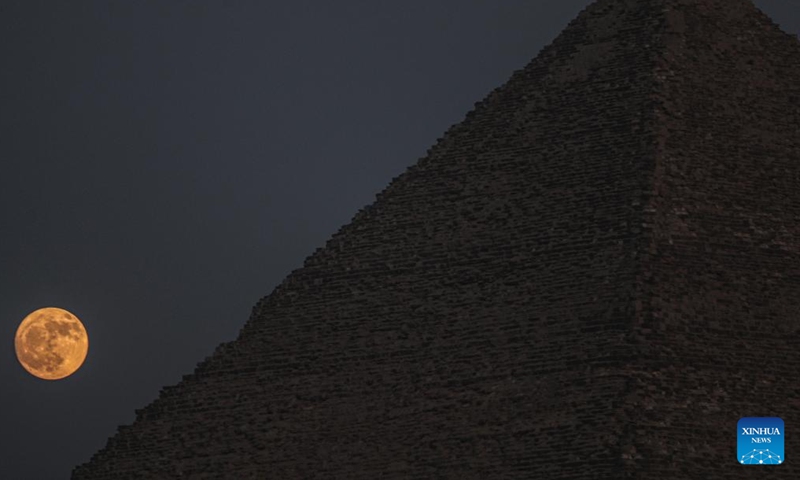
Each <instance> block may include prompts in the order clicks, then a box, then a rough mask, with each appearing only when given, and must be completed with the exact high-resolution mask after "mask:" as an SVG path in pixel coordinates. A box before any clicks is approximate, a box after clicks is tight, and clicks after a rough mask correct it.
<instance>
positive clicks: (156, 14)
mask: <svg viewBox="0 0 800 480" xmlns="http://www.w3.org/2000/svg"><path fill="white" fill-rule="evenodd" d="M589 3H590V2H589V0H535V1H534V0H502V1H478V0H469V1H467V0H432V1H411V2H408V1H403V2H401V1H395V2H386V1H376V0H363V1H356V0H342V1H338V2H329V1H322V0H315V1H309V0H306V1H301V0H294V1H292V2H264V1H255V0H248V1H223V0H217V1H208V0H198V1H186V0H170V1H163V0H147V1H121V0H116V1H96V0H91V1H89V0H86V1H78V2H58V1H50V2H42V1H33V0H15V1H11V0H3V1H2V2H0V52H1V55H2V56H1V57H0V58H2V65H1V66H0V68H1V69H2V75H0V82H2V88H0V95H2V100H1V101H0V125H1V126H2V130H1V132H2V141H1V142H0V159H1V160H2V163H0V165H1V166H2V173H0V293H1V294H0V339H3V340H2V343H1V344H2V345H3V348H2V349H0V478H3V479H10V480H27V479H35V480H49V479H53V480H62V479H67V478H69V475H70V471H71V469H72V468H73V467H74V466H76V465H77V464H79V463H83V462H85V461H87V460H88V459H89V458H90V456H91V455H92V454H93V453H94V452H96V451H97V450H98V449H100V448H101V447H103V446H104V445H105V444H106V441H107V439H108V438H109V436H111V435H113V434H114V433H115V431H116V428H117V426H118V425H120V424H129V423H131V422H132V421H133V419H134V410H135V409H137V408H142V407H144V406H145V405H147V404H148V403H150V402H151V401H153V400H154V399H155V398H156V397H157V396H158V392H159V390H160V389H161V387H163V386H166V385H172V384H175V383H177V382H178V381H179V380H180V379H181V377H182V375H184V374H189V373H191V372H192V371H193V370H194V367H195V365H196V364H197V363H198V362H200V361H201V360H203V359H204V358H205V357H206V356H208V355H210V354H211V353H212V352H213V350H214V348H215V347H216V346H217V345H218V344H219V343H221V342H224V341H229V340H232V339H234V338H235V337H236V335H237V334H238V332H239V329H240V328H241V327H242V326H243V325H244V323H245V321H246V320H247V318H248V317H249V315H250V310H251V308H252V306H253V305H254V304H255V303H256V302H257V301H258V300H259V299H260V298H261V297H263V296H265V295H267V294H269V293H270V292H271V291H272V289H273V288H274V287H275V286H277V285H278V284H279V283H280V282H281V281H282V280H283V278H284V277H285V276H286V275H287V274H289V273H290V272H291V271H292V270H294V269H296V268H299V267H301V266H302V264H303V260H304V259H305V258H306V257H307V256H308V255H310V254H311V253H312V252H313V251H314V250H315V249H316V248H318V247H321V246H323V245H324V243H325V241H326V240H327V239H328V237H329V236H330V235H332V234H333V233H334V232H335V231H336V230H338V229H339V227H341V226H342V225H344V224H346V223H348V222H349V221H350V219H351V218H352V217H353V215H354V214H355V213H356V212H357V211H358V210H359V209H360V208H362V207H364V206H365V205H368V204H370V203H372V201H373V200H374V196H375V194H376V193H378V192H379V191H381V190H382V189H383V188H384V187H385V186H386V185H388V183H389V182H390V181H391V179H392V178H393V177H395V176H397V175H399V174H401V173H402V172H403V171H405V169H406V168H407V167H408V166H410V165H412V164H414V163H415V162H416V161H417V160H418V159H419V158H420V157H422V156H423V155H424V154H425V151H426V150H427V149H428V148H429V147H430V146H431V145H432V144H433V143H435V140H436V138H437V137H439V136H441V135H442V134H443V132H444V131H445V130H446V129H447V128H448V127H449V126H451V125H452V124H454V123H457V122H460V121H461V120H462V119H463V118H464V115H465V113H466V112H467V111H469V110H470V109H471V108H472V106H473V103H474V102H477V101H479V100H481V99H482V98H483V97H484V96H485V95H486V94H487V93H489V91H491V90H492V89H493V88H495V87H498V86H500V85H501V84H502V83H504V82H505V80H506V79H507V78H508V77H509V76H510V75H511V73H512V72H513V71H514V70H516V69H519V68H522V67H523V66H524V65H525V64H526V63H527V62H528V61H529V60H531V59H532V58H533V57H534V56H536V54H537V53H538V52H539V50H540V49H541V48H542V47H543V46H544V45H545V44H547V43H549V42H551V41H552V40H553V39H554V38H555V36H556V35H557V34H558V33H559V32H560V31H561V30H562V29H563V28H564V27H565V26H566V25H567V23H568V22H569V21H570V20H571V19H573V18H574V17H575V16H576V15H577V14H578V12H579V11H580V10H581V9H583V8H584V7H586V6H587V5H588V4H589ZM756 4H757V5H758V6H759V7H760V8H761V9H762V10H764V11H765V12H766V13H767V14H769V15H770V16H772V18H773V19H774V20H775V21H776V22H777V23H779V24H780V25H781V26H782V27H783V29H784V30H785V31H787V32H789V33H792V34H797V33H798V32H799V31H800V8H798V3H796V2H795V1H793V0H760V1H757V2H756ZM45 306H58V307H62V308H65V309H67V310H70V311H72V312H73V313H75V314H76V315H77V316H78V317H80V318H81V320H82V321H83V322H84V324H85V325H86V328H87V330H88V332H89V337H90V350H89V356H88V358H87V360H86V363H85V364H84V366H83V368H82V369H81V370H79V371H78V372H77V373H76V374H75V375H73V376H72V377H69V378H67V379H65V380H61V381H55V382H48V381H43V380H38V379H36V378H34V377H32V376H31V375H29V374H28V373H27V372H25V371H24V370H23V369H22V367H21V366H20V365H19V363H18V362H17V360H16V357H15V354H14V345H13V338H14V333H15V331H16V329H17V326H18V325H19V322H20V321H21V320H22V319H23V318H24V317H25V316H26V315H27V314H28V313H30V312H31V311H33V310H36V309H38V308H41V307H45Z"/></svg>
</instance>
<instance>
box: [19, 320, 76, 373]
mask: <svg viewBox="0 0 800 480" xmlns="http://www.w3.org/2000/svg"><path fill="white" fill-rule="evenodd" d="M14 347H15V348H16V350H17V359H18V360H19V363H20V364H22V367H23V368H25V370H27V371H28V373H30V374H31V375H33V376H35V377H39V378H41V379H43V380H60V379H62V378H65V377H68V376H70V375H72V374H73V373H75V372H76V371H77V370H78V369H79V368H81V365H83V361H84V360H86V354H87V353H89V336H88V335H87V333H86V328H84V326H83V324H82V323H81V321H80V320H78V317H76V316H75V315H73V314H71V313H70V312H68V311H66V310H64V309H62V308H56V307H47V308H40V309H39V310H36V311H35V312H33V313H31V314H30V315H28V316H27V317H25V319H24V320H22V323H20V325H19V328H18V329H17V335H16V337H14Z"/></svg>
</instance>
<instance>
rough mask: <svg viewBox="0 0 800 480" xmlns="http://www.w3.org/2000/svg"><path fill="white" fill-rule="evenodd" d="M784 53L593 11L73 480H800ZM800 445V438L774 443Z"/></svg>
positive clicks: (774, 40) (799, 298) (707, 2)
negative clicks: (749, 424)
mask: <svg viewBox="0 0 800 480" xmlns="http://www.w3.org/2000/svg"><path fill="white" fill-rule="evenodd" d="M799 79H800V42H798V40H797V38H796V37H794V36H790V35H788V34H786V33H784V32H783V31H781V30H780V28H779V27H777V26H776V25H775V24H774V23H773V22H772V21H771V20H770V19H769V18H768V17H767V16H766V15H764V14H763V13H762V12H760V11H759V10H758V9H757V8H756V7H755V6H754V5H753V4H752V3H751V2H750V1H748V0H599V1H597V2H596V3H594V4H592V5H591V6H589V7H588V8H586V9H584V10H583V11H582V12H581V13H580V14H579V15H578V17H577V18H576V19H575V20H573V21H572V22H571V23H570V24H569V25H568V26H567V27H566V29H565V30H564V31H563V32H562V33H561V34H560V35H559V36H558V37H557V38H556V39H555V40H554V41H553V42H552V43H551V44H550V45H548V46H547V47H545V48H544V49H543V50H542V51H541V52H540V53H539V55H538V56H537V57H536V58H535V59H534V60H533V61H531V62H530V63H529V64H528V65H527V66H525V67H524V68H523V69H522V70H519V71H516V72H514V74H513V75H512V76H511V78H510V79H509V80H508V81H507V83H505V84H504V85H503V86H501V87H500V88H497V89H496V90H494V91H492V92H491V93H490V94H489V95H488V96H487V97H486V98H485V99H484V100H483V101H482V102H480V103H478V104H476V106H475V108H474V109H473V110H472V111H471V112H469V113H468V114H467V115H466V118H465V119H464V120H463V121H462V122H461V123H459V124H457V125H455V126H453V127H451V128H450V129H449V130H448V131H447V132H446V133H445V135H444V136H443V137H442V138H441V139H439V141H438V143H437V144H436V145H435V146H433V147H432V148H431V149H430V150H429V151H428V154H427V156H426V157H424V158H422V159H420V160H419V161H418V162H417V163H416V164H415V165H413V166H412V167H410V168H408V170H407V171H405V172H404V173H403V174H402V175H400V176H398V177H397V178H395V179H394V180H393V181H392V182H391V183H390V185H389V186H388V187H387V188H386V189H385V190H383V191H382V192H381V193H379V194H378V195H377V200H376V201H375V202H374V203H373V204H372V205H369V206H368V207H366V208H364V209H362V210H361V211H359V212H358V213H357V214H356V216H355V217H354V218H353V220H352V221H351V223H349V224H348V225H345V226H344V227H342V228H341V229H340V230H339V231H338V232H337V233H335V234H334V235H333V236H332V237H331V238H330V240H329V241H328V242H327V243H326V245H325V246H324V248H321V249H318V250H317V251H316V252H314V253H313V254H312V255H311V256H310V257H308V258H307V259H306V261H305V263H304V265H303V267H302V268H300V269H297V270H295V271H293V272H292V273H291V274H290V275H289V276H288V277H287V278H286V279H285V280H284V281H283V283H281V284H280V285H279V286H278V287H277V288H275V290H274V291H273V292H272V293H271V294H270V295H268V296H267V297H265V298H263V299H262V300H261V301H259V302H258V303H257V304H256V306H255V307H254V308H253V312H252V315H251V317H250V319H249V320H248V321H247V322H246V324H245V325H244V327H243V329H242V330H241V332H240V334H239V336H238V338H237V339H236V340H234V341H232V342H228V343H224V344H222V345H220V346H219V347H218V348H217V350H216V351H215V352H214V353H213V355H211V356H210V357H209V358H207V359H206V360H205V361H203V362H202V363H201V364H199V365H198V367H197V369H196V371H195V372H194V373H193V374H191V375H187V376H185V377H184V378H183V380H182V381H181V382H180V383H178V384H177V385H175V386H172V387H167V388H164V389H163V390H162V392H161V393H160V395H159V397H158V398H157V399H156V400H155V401H154V402H153V403H152V404H150V405H148V406H147V407H145V408H143V409H141V410H138V411H137V412H136V413H137V415H136V419H135V421H134V423H133V424H132V425H130V426H124V427H120V428H119V431H118V432H117V433H116V434H115V435H114V436H113V437H112V438H111V439H110V440H109V441H108V444H107V445H106V447H105V448H103V449H102V450H100V451H99V452H98V453H96V454H95V455H94V456H93V457H92V458H91V460H90V461H89V462H88V463H86V464H84V465H81V466H79V467H77V468H76V469H75V470H74V471H73V479H76V480H88V479H115V480H116V479H127V478H137V479H139V478H193V479H194V478H198V479H199V478H236V479H273V478H274V479H294V478H325V479H328V478H337V479H339V478H341V479H375V478H382V479H422V478H458V479H486V478H507V479H511V478H514V479H530V478H546V479H589V478H591V479H606V478H607V479H620V478H637V479H685V478H703V479H739V478H752V475H753V471H752V469H759V468H765V467H757V466H743V465H740V464H739V462H738V461H737V458H736V455H737V450H736V448H737V445H736V442H737V422H738V420H739V419H740V418H742V417H771V416H777V417H781V418H782V419H783V420H784V422H785V425H786V427H785V428H787V429H789V431H790V433H789V434H787V436H786V452H787V455H788V457H789V458H788V459H787V462H786V463H785V464H783V465H779V466H771V467H766V468H767V470H765V471H762V472H761V473H762V474H764V475H767V474H768V475H769V476H770V478H792V479H796V478H800V458H797V459H795V458H793V457H792V453H793V452H800V382H798V376H799V373H798V368H800V349H799V348H797V341H798V338H799V337H798V330H799V329H800V221H798V220H800V80H799ZM793 428H797V429H798V433H795V432H794V431H793Z"/></svg>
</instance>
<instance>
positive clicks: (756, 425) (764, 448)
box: [736, 417, 786, 465]
mask: <svg viewBox="0 0 800 480" xmlns="http://www.w3.org/2000/svg"><path fill="white" fill-rule="evenodd" d="M736 431H737V435H736V436H737V437H738V441H737V442H736V446H737V455H738V458H737V461H738V462H739V463H740V464H742V465H780V464H781V463H783V462H785V461H786V459H785V458H784V456H783V453H784V452H783V436H784V434H785V432H784V431H783V420H781V419H780V418H778V417H744V418H742V419H741V420H739V423H738V425H737V426H736Z"/></svg>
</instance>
